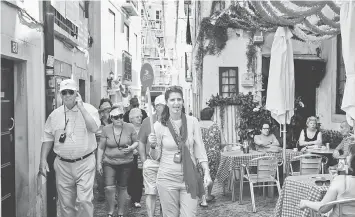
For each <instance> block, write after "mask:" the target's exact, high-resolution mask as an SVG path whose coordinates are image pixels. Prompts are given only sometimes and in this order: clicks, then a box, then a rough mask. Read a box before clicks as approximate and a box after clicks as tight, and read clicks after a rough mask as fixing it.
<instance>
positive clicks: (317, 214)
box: [310, 198, 355, 217]
mask: <svg viewBox="0 0 355 217" xmlns="http://www.w3.org/2000/svg"><path fill="white" fill-rule="evenodd" d="M352 203H353V204H352ZM349 204H352V205H353V206H355V198H353V199H343V200H336V201H332V202H329V203H326V204H324V205H323V206H321V207H320V208H319V210H318V211H314V210H312V209H310V210H311V217H321V216H324V214H325V213H327V211H326V210H327V208H329V206H333V207H334V206H336V205H339V212H340V213H339V217H343V216H344V214H343V207H344V205H349ZM330 212H331V211H330ZM328 213H329V212H328ZM347 216H348V215H347ZM352 216H355V213H353V215H352Z"/></svg>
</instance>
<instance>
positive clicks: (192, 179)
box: [148, 86, 212, 217]
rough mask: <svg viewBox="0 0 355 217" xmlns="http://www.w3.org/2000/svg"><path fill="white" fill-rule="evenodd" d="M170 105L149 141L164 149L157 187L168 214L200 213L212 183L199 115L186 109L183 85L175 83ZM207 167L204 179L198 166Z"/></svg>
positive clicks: (168, 95) (166, 216)
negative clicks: (199, 203)
mask: <svg viewBox="0 0 355 217" xmlns="http://www.w3.org/2000/svg"><path fill="white" fill-rule="evenodd" d="M165 100H166V106H165V108H164V110H163V113H162V117H161V122H155V124H154V129H155V133H151V134H150V135H149V138H148V141H149V142H150V143H153V144H156V145H157V147H156V148H155V149H154V150H157V151H159V152H161V157H160V164H159V169H158V175H157V188H158V193H159V196H160V201H161V205H162V209H163V215H164V217H193V216H196V209H197V201H198V200H197V197H201V196H202V195H204V188H205V187H207V186H208V185H210V184H211V183H212V181H211V177H210V172H209V168H208V160H207V155H206V150H205V147H204V144H203V142H202V137H201V131H200V125H199V123H198V120H197V119H196V118H195V117H192V116H187V115H185V114H184V113H183V112H182V108H183V92H182V88H181V87H178V86H172V87H169V88H167V90H166V92H165ZM198 163H199V164H200V165H201V167H202V168H203V170H204V179H203V180H202V177H201V176H200V173H199V172H198V170H197V167H196V165H197V164H198Z"/></svg>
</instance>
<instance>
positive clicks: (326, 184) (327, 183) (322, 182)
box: [315, 180, 330, 186]
mask: <svg viewBox="0 0 355 217" xmlns="http://www.w3.org/2000/svg"><path fill="white" fill-rule="evenodd" d="M315 183H316V185H317V186H322V185H325V186H329V185H330V180H317V181H315Z"/></svg>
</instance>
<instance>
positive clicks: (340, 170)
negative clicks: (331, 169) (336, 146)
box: [337, 158, 346, 175]
mask: <svg viewBox="0 0 355 217" xmlns="http://www.w3.org/2000/svg"><path fill="white" fill-rule="evenodd" d="M337 170H338V175H346V167H345V159H344V158H340V159H339V162H338V169H337Z"/></svg>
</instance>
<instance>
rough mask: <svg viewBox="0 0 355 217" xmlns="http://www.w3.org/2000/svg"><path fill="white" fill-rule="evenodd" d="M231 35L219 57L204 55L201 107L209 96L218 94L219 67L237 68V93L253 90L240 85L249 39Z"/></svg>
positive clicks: (245, 64)
mask: <svg viewBox="0 0 355 217" xmlns="http://www.w3.org/2000/svg"><path fill="white" fill-rule="evenodd" d="M233 35H234V36H233ZM233 35H231V38H230V39H229V40H228V41H227V44H226V46H225V48H224V49H223V50H222V52H221V54H220V55H219V56H217V55H216V56H212V55H206V56H205V58H204V59H203V82H202V83H203V91H202V107H205V106H206V102H207V101H208V100H209V99H210V98H211V95H216V94H217V93H218V94H219V85H220V84H219V67H238V81H239V92H243V93H247V92H249V91H252V89H253V88H245V87H242V86H241V84H240V80H241V75H242V73H245V72H247V57H246V55H245V53H246V45H247V44H248V42H249V39H248V37H247V35H245V36H244V37H237V36H236V35H235V34H233Z"/></svg>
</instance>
